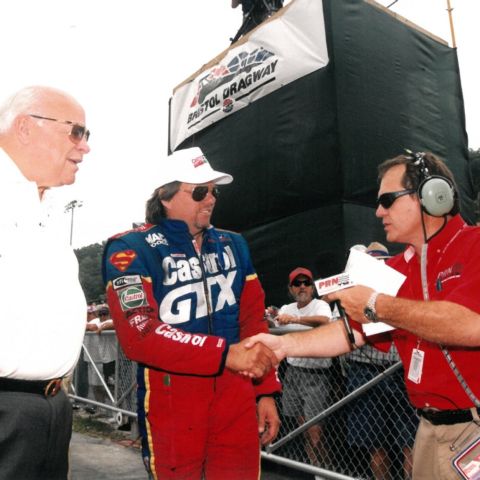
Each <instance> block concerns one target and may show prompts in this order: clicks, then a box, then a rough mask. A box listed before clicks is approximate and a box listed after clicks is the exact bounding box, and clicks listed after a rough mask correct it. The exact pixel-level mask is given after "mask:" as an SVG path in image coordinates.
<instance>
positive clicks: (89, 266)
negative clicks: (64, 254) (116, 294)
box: [75, 242, 105, 304]
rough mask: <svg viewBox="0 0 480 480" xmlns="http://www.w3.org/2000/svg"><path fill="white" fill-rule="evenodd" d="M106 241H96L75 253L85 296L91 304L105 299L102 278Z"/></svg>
mask: <svg viewBox="0 0 480 480" xmlns="http://www.w3.org/2000/svg"><path fill="white" fill-rule="evenodd" d="M104 247H105V242H103V243H102V244H100V243H94V244H92V245H88V246H86V247H82V248H78V249H76V250H75V254H76V255H77V258H78V263H79V270H80V273H79V279H80V284H81V285H82V288H83V292H84V293H85V298H86V299H87V302H88V303H89V304H90V303H92V302H95V303H101V302H104V301H105V288H104V286H103V280H102V255H103V249H104Z"/></svg>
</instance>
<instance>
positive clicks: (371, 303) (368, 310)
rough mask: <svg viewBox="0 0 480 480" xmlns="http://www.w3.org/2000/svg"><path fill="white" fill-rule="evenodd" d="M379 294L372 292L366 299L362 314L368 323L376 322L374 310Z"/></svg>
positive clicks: (375, 311)
mask: <svg viewBox="0 0 480 480" xmlns="http://www.w3.org/2000/svg"><path fill="white" fill-rule="evenodd" d="M378 295H379V293H378V292H373V293H372V294H371V295H370V298H369V299H368V302H367V304H366V305H365V308H364V309H363V314H364V315H365V317H366V318H367V319H368V320H369V321H370V322H378V317H377V310H376V309H375V303H376V301H377V297H378Z"/></svg>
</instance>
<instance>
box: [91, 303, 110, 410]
mask: <svg viewBox="0 0 480 480" xmlns="http://www.w3.org/2000/svg"><path fill="white" fill-rule="evenodd" d="M89 315H90V317H91V318H90V319H89V321H88V322H87V327H86V329H87V331H88V332H92V333H91V334H89V335H85V347H86V349H87V352H88V355H87V354H85V360H86V362H87V363H88V383H89V384H90V386H91V387H92V391H93V397H94V399H95V400H96V401H97V402H100V403H106V402H107V397H108V393H107V389H106V388H105V384H106V385H107V387H108V388H109V389H112V388H113V386H114V383H115V360H116V358H117V338H116V336H115V335H112V334H103V335H102V332H104V331H105V330H114V327H113V320H112V319H111V318H110V312H109V309H108V306H107V305H98V306H96V307H93V309H91V311H90V312H89ZM94 365H95V367H96V368H95V367H94ZM102 380H103V381H102ZM86 410H87V411H88V412H89V413H95V411H96V408H94V407H87V408H86Z"/></svg>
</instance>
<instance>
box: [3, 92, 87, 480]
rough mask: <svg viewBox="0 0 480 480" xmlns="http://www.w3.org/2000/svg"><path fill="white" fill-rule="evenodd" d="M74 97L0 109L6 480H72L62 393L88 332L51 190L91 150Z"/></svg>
mask: <svg viewBox="0 0 480 480" xmlns="http://www.w3.org/2000/svg"><path fill="white" fill-rule="evenodd" d="M89 134H90V132H89V131H88V130H87V129H86V127H85V112H84V109H83V108H82V106H81V105H80V104H79V103H78V102H77V101H76V100H75V99H74V98H73V97H71V96H70V95H69V94H67V93H65V92H62V91H61V90H57V89H54V88H51V87H44V86H33V87H27V88H24V89H22V90H20V91H18V92H17V93H15V94H14V95H12V96H11V97H10V98H9V99H7V100H6V101H5V103H3V104H2V105H0V205H1V209H0V231H1V236H0V272H1V275H0V291H1V292H2V298H3V299H4V300H5V301H4V302H2V314H1V316H0V476H1V478H3V479H29V480H40V479H46V478H50V479H55V480H60V479H66V478H67V473H68V446H69V442H70V437H71V433H72V406H71V404H70V402H69V400H68V398H67V396H66V395H65V393H64V391H63V390H60V385H61V383H62V379H63V378H65V377H68V376H69V375H70V374H71V373H72V371H73V368H74V366H75V364H76V362H77V359H78V356H79V353H80V349H81V346H82V339H83V334H84V331H85V306H86V302H85V296H84V294H83V291H82V288H81V286H80V283H79V281H78V262H77V259H76V257H75V254H74V253H73V250H72V248H71V246H69V245H68V242H67V241H65V240H66V235H65V232H64V231H63V230H60V227H61V226H62V227H63V217H64V209H63V202H62V204H60V202H58V201H55V199H54V196H55V193H56V192H55V188H54V187H59V186H62V185H69V184H72V183H74V181H75V175H76V173H77V170H78V168H79V165H80V163H81V162H82V160H83V156H84V155H86V154H87V153H88V152H89V151H90V147H89V146H88V143H87V141H88V137H89Z"/></svg>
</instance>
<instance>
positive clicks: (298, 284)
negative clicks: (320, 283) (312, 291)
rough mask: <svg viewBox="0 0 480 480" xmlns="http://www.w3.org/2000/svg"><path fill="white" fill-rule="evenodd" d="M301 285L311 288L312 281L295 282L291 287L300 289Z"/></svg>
mask: <svg viewBox="0 0 480 480" xmlns="http://www.w3.org/2000/svg"><path fill="white" fill-rule="evenodd" d="M301 285H305V286H306V287H311V286H312V281H311V280H294V281H293V282H292V283H291V284H290V286H291V287H300V286H301Z"/></svg>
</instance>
